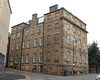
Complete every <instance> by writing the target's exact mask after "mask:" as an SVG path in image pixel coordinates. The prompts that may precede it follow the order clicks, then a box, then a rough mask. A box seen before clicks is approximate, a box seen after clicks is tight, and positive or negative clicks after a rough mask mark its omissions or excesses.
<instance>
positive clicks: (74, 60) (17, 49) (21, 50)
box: [9, 5, 88, 75]
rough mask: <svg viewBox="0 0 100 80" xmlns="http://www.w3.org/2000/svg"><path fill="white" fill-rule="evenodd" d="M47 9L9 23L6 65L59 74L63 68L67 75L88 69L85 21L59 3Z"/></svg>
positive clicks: (84, 71) (62, 73) (83, 72)
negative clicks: (27, 20)
mask: <svg viewBox="0 0 100 80" xmlns="http://www.w3.org/2000/svg"><path fill="white" fill-rule="evenodd" d="M49 10H50V11H49V13H46V14H44V16H43V17H40V18H38V17H37V14H33V15H32V20H30V21H29V24H26V23H21V24H19V25H16V26H14V27H12V34H11V42H10V57H9V67H11V68H17V69H21V70H27V71H33V72H39V73H42V72H43V73H47V74H58V75H64V72H65V70H66V72H67V74H68V75H72V74H85V73H88V48H87V33H88V32H87V31H86V24H85V23H84V22H83V21H81V20H80V19H79V18H77V17H76V16H74V15H73V14H72V13H70V12H69V11H67V10H66V9H65V8H60V9H58V5H54V6H51V7H50V9H49ZM27 26H28V27H27ZM19 27H21V29H20V37H18V34H19V29H18V28H19ZM14 37H15V38H14ZM13 38H14V39H13Z"/></svg>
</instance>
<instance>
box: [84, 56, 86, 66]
mask: <svg viewBox="0 0 100 80" xmlns="http://www.w3.org/2000/svg"><path fill="white" fill-rule="evenodd" d="M84 64H86V56H85V55H84Z"/></svg>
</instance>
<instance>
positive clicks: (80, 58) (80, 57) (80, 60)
mask: <svg viewBox="0 0 100 80" xmlns="http://www.w3.org/2000/svg"><path fill="white" fill-rule="evenodd" d="M81 62H82V56H81V54H80V55H79V63H81Z"/></svg>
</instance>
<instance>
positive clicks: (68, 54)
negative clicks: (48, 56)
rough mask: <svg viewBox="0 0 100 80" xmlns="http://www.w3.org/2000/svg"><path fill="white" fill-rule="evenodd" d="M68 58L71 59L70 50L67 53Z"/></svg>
mask: <svg viewBox="0 0 100 80" xmlns="http://www.w3.org/2000/svg"><path fill="white" fill-rule="evenodd" d="M67 60H68V61H70V52H69V51H68V53H67Z"/></svg>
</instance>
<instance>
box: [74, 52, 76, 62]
mask: <svg viewBox="0 0 100 80" xmlns="http://www.w3.org/2000/svg"><path fill="white" fill-rule="evenodd" d="M74 62H76V53H74Z"/></svg>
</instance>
